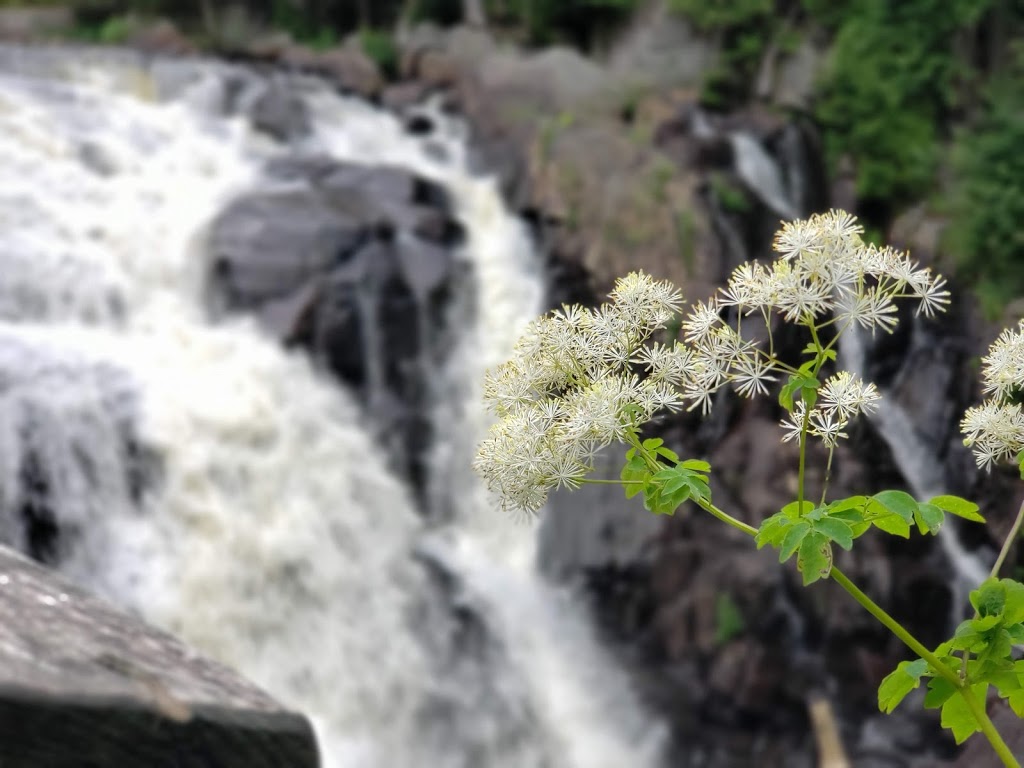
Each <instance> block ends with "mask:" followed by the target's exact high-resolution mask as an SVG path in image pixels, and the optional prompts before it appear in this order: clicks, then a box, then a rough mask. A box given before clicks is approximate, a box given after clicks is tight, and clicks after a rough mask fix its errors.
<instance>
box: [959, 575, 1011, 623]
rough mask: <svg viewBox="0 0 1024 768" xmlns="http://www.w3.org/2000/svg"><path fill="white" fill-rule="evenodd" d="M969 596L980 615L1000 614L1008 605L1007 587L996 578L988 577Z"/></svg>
mask: <svg viewBox="0 0 1024 768" xmlns="http://www.w3.org/2000/svg"><path fill="white" fill-rule="evenodd" d="M969 597H970V600H971V605H973V606H974V610H976V611H977V612H978V615H979V616H991V615H999V614H1002V612H1003V609H1004V608H1005V607H1006V588H1005V587H1004V586H1003V585H1002V584H1000V583H999V581H997V580H996V579H986V580H985V581H983V582H982V583H981V586H979V587H978V588H977V589H975V590H973V591H972V592H971V594H970V595H969ZM961 626H963V625H961Z"/></svg>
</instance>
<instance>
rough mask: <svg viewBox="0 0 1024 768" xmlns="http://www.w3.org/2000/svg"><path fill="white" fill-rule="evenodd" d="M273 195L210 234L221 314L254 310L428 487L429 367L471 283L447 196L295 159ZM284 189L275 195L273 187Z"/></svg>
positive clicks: (255, 199)
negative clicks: (325, 373) (388, 440)
mask: <svg viewBox="0 0 1024 768" xmlns="http://www.w3.org/2000/svg"><path fill="white" fill-rule="evenodd" d="M268 176H269V177H270V179H271V182H270V186H269V188H268V189H267V190H266V191H261V192H254V193H251V194H248V195H244V196H242V197H240V198H238V199H237V200H235V201H234V202H233V203H231V204H230V205H229V206H228V207H227V208H226V209H225V210H224V211H223V212H222V213H221V214H220V215H219V216H218V217H216V219H215V220H214V222H213V223H212V225H211V228H210V231H209V237H208V242H207V250H208V257H209V278H210V279H209V289H210V294H211V303H212V305H213V306H214V308H215V311H220V312H224V311H228V312H238V311H243V312H250V313H253V314H255V315H256V317H257V318H259V320H260V321H261V323H262V324H263V325H264V326H265V327H266V328H267V329H268V330H269V331H270V332H271V333H273V334H274V335H276V336H277V337H278V338H279V339H280V340H281V341H282V342H283V343H285V344H289V345H299V346H302V347H305V348H306V349H308V350H309V351H310V352H311V353H312V354H313V355H314V356H315V357H316V358H317V359H319V360H320V361H322V362H323V364H324V365H326V367H327V368H328V369H329V370H331V371H332V372H333V373H334V374H336V375H337V376H338V377H339V378H340V379H342V380H343V381H345V382H346V383H348V384H350V385H351V386H353V387H354V388H355V389H356V390H357V391H358V392H361V393H362V394H363V397H364V399H365V401H366V404H367V405H368V407H369V409H370V411H371V414H372V416H373V417H374V418H375V419H376V420H377V421H378V424H379V425H380V428H381V432H382V434H386V435H390V436H392V437H393V438H394V439H395V442H394V445H393V446H392V447H393V448H394V449H395V451H396V452H397V454H398V458H399V462H400V464H404V465H405V467H406V468H407V469H408V470H409V472H410V473H411V474H412V476H413V479H414V480H416V481H419V480H421V479H422V471H423V466H422V460H423V459H424V456H423V452H424V451H425V448H426V445H427V441H428V440H429V429H428V426H427V424H426V416H425V415H424V414H425V412H426V411H425V408H424V407H423V406H424V405H425V397H426V395H427V390H428V383H427V379H426V376H427V373H428V371H429V370H430V367H429V365H428V362H430V361H434V362H436V361H437V359H438V357H439V355H440V354H441V351H442V348H443V347H444V346H445V344H444V341H445V339H444V333H445V330H444V329H445V323H444V319H445V311H444V310H445V307H446V305H447V300H448V299H449V298H450V297H451V296H452V292H453V289H454V285H455V281H456V280H457V279H458V277H459V275H460V274H461V270H460V267H459V264H458V262H457V261H456V259H455V255H454V253H455V251H454V249H455V247H456V246H457V245H458V244H459V243H460V242H461V239H462V228H461V226H460V225H459V223H458V222H457V221H456V220H455V219H454V217H453V215H452V211H451V209H450V205H449V202H448V199H447V195H446V193H445V191H444V190H443V189H442V188H441V187H439V186H437V185H435V184H433V183H432V182H429V181H427V180H425V179H423V178H420V177H417V176H415V175H414V174H412V173H409V172H408V171H404V170H400V169H397V168H388V167H367V166H357V165H351V164H345V163H339V162H336V161H333V160H330V159H326V158H311V159H310V158H307V159H286V160H281V161H278V162H275V163H273V164H271V166H270V167H269V168H268ZM275 181H277V182H281V186H280V187H277V188H275V187H274V182H275Z"/></svg>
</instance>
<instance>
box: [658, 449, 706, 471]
mask: <svg viewBox="0 0 1024 768" xmlns="http://www.w3.org/2000/svg"><path fill="white" fill-rule="evenodd" d="M654 455H655V456H664V457H665V458H666V459H668V460H669V461H671V462H677V461H679V454H678V453H676V452H675V451H673V450H669V449H668V448H659V449H658V450H656V451H655V452H654ZM708 469H710V467H708Z"/></svg>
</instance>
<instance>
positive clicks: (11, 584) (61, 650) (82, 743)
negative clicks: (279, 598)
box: [0, 546, 319, 768]
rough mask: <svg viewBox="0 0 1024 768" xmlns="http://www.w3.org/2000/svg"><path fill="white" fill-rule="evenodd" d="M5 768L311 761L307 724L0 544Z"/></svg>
mask: <svg viewBox="0 0 1024 768" xmlns="http://www.w3.org/2000/svg"><path fill="white" fill-rule="evenodd" d="M0 765H3V766H4V767H5V768H40V766H46V767H47V768H80V767H81V766H96V767H97V768H99V767H102V768H120V767H121V766H124V768H136V766H140V765H146V766H153V768H172V766H173V767H174V768H261V767H262V768H272V767H274V766H288V768H316V766H318V765H319V758H318V754H317V746H316V740H315V738H314V735H313V731H312V728H311V727H310V724H309V721H308V720H307V719H306V718H305V717H304V716H302V715H300V714H297V713H295V712H290V711H288V710H286V709H285V708H284V707H282V706H281V705H280V704H278V703H277V702H276V701H274V700H273V699H271V698H270V697H269V696H268V695H267V694H265V693H264V692H263V691H261V690H259V689H258V688H256V687H255V686H254V685H252V684H251V683H249V682H248V681H246V680H244V679H242V678H241V677H240V676H239V675H238V674H236V673H235V672H233V671H232V670H230V669H228V668H226V667H224V666H221V665H220V664H217V663H215V662H213V661H210V660H208V659H205V658H203V657H202V656H200V655H198V654H197V653H196V652H195V651H193V650H192V649H190V648H188V647H186V646H185V645H183V644H182V643H181V642H179V641H178V640H176V639H175V638H174V637H172V636H170V635H168V634H166V633H164V632H160V631H158V630H155V629H153V628H151V627H148V626H146V625H145V624H143V623H142V622H141V621H140V620H139V619H137V618H135V617H132V616H129V615H127V614H125V613H122V612H121V611H118V610H116V609H114V608H113V607H111V606H110V605H108V604H107V603H105V602H103V601H102V600H99V599H97V598H95V597H92V596H90V595H89V594H87V593H86V592H84V591H82V590H80V589H78V588H76V587H74V586H72V585H71V584H70V583H68V582H65V581H63V580H62V579H60V578H58V577H57V576H56V575H54V574H53V573H52V572H50V571H48V570H46V569H45V568H43V567H42V566H39V565H37V564H35V563H33V562H31V561H30V560H27V559H25V558H24V557H22V556H21V555H19V554H17V553H16V552H14V551H12V550H10V549H7V548H6V547H2V546H0Z"/></svg>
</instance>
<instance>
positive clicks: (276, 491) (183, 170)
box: [0, 47, 664, 768]
mask: <svg viewBox="0 0 1024 768" xmlns="http://www.w3.org/2000/svg"><path fill="white" fill-rule="evenodd" d="M239 83H241V85H239ZM259 85H260V80H259V78H258V77H257V76H256V75H253V74H252V73H248V72H245V71H244V70H241V69H237V68H233V67H229V66H227V65H223V64H218V63H215V62H203V61H191V62H190V61H170V60H160V59H157V60H153V61H148V62H147V61H144V60H143V59H142V58H141V57H136V56H133V55H130V54H127V53H116V52H115V53H99V52H89V51H85V50H82V51H77V50H76V51H69V50H59V49H54V50H46V49H40V50H29V49H18V48H13V47H6V48H0V177H2V183H0V274H2V276H3V277H2V280H0V504H2V508H0V536H3V537H4V539H5V540H6V541H8V542H10V543H13V544H15V545H17V546H19V547H20V548H22V549H25V550H27V551H32V550H35V551H34V552H33V553H34V554H36V555H37V556H40V557H43V558H44V559H48V560H49V562H51V563H53V564H55V565H56V567H58V568H60V569H61V570H62V571H64V572H65V573H67V574H68V575H69V576H71V577H72V578H74V579H75V580H76V581H78V582H79V583H81V584H84V585H85V586H87V587H89V588H91V589H93V590H95V591H97V592H100V593H102V594H104V595H106V596H108V597H110V598H111V599H113V600H114V601H116V602H117V603H119V604H121V605H123V606H125V607H127V608H129V609H131V610H134V611H138V612H139V613H141V614H142V615H143V616H144V617H145V618H146V619H148V620H149V621H151V622H153V623H155V624H157V625H159V626H162V627H164V628H167V629H169V630H171V631H173V632H175V633H177V634H179V635H180V636H182V637H183V638H184V639H185V640H186V641H187V642H189V643H191V644H192V645H193V646H195V647H196V648H198V649H200V650H201V651H203V652H205V653H207V654H209V655H212V656H213V657H215V658H218V659H220V660H222V661H224V662H226V663H228V664H231V665H232V666H235V667H236V668H238V669H239V670H241V671H242V673H243V674H245V675H246V676H247V677H249V678H251V679H252V680H254V681H255V682H257V683H258V684H260V685H262V686H264V687H265V688H266V689H267V690H269V691H270V692H271V693H272V694H274V695H276V696H277V697H278V698H279V699H280V700H282V701H283V702H284V703H286V704H288V705H290V706H292V707H295V708H297V709H299V710H301V711H303V712H305V713H306V714H308V715H309V716H310V717H311V719H312V720H313V722H314V725H315V727H316V730H317V734H318V739H319V741H320V745H321V750H322V752H323V759H324V764H325V765H326V766H328V767H329V768H366V767H370V768H377V767H380V768H392V767H394V768H397V767H399V766H411V765H429V766H432V767H433V766H437V767H438V768H476V767H477V766H487V767H492V766H493V767H494V768H547V767H550V768H556V767H557V768H563V767H565V768H618V767H619V766H622V765H631V766H639V767H641V768H642V767H644V766H657V765H659V764H660V755H661V752H662V748H663V742H664V727H663V726H662V725H661V724H660V723H658V722H657V721H656V720H654V719H653V718H651V717H650V716H648V715H646V714H645V713H644V712H643V711H642V708H641V707H640V706H639V704H638V702H637V701H636V700H635V698H634V696H633V694H632V692H631V690H630V687H629V682H628V680H627V677H626V675H625V673H624V671H622V670H621V669H619V668H618V667H617V666H616V664H615V662H614V660H613V659H612V658H611V657H610V656H609V654H608V653H607V652H606V651H605V650H604V649H602V648H601V646H600V645H599V643H598V642H597V641H596V639H595V638H594V636H593V634H592V631H591V629H590V627H589V625H588V623H587V620H586V617H585V616H584V615H583V614H582V613H581V611H580V609H579V608H578V606H576V605H575V604H574V603H573V601H572V599H571V596H570V595H567V594H564V593H562V592H560V591H558V590H556V589H555V588H553V587H551V586H549V585H547V584H546V583H545V582H543V581H542V580H541V579H540V577H539V576H538V575H537V574H536V572H535V569H534V559H535V554H534V529H533V527H532V526H529V525H526V524H524V523H522V522H521V521H520V522H517V521H512V520H508V519H506V518H505V517H503V516H502V515H500V514H499V513H497V512H496V511H493V508H492V507H491V506H490V505H489V503H488V500H487V498H486V495H485V493H484V490H483V489H482V487H481V485H480V484H479V483H478V482H477V481H476V479H475V478H474V477H473V476H472V475H471V473H470V472H469V459H470V456H471V454H472V450H473V446H474V445H475V443H476V441H477V440H478V439H479V438H480V437H481V436H482V433H483V430H484V429H485V427H486V424H487V416H486V414H485V413H484V412H483V410H482V408H481V406H480V405H479V402H480V398H479V394H480V391H479V390H480V382H481V376H482V372H483V370H484V369H485V368H486V367H488V366H489V365H492V364H494V363H496V362H498V361H500V360H501V359H503V357H505V356H506V355H507V354H508V352H509V350H510V347H511V344H512V342H513V340H514V338H515V337H516V335H517V333H518V331H519V329H521V328H522V327H523V326H524V325H525V323H526V322H528V321H529V320H530V319H531V318H532V317H533V316H534V315H535V314H536V313H537V312H538V311H539V310H540V309H541V299H542V293H543V291H542V285H541V279H540V277H539V275H538V273H537V269H536V265H535V263H534V259H533V254H532V250H531V246H530V242H529V240H528V238H527V236H526V234H525V232H524V229H523V227H522V226H521V225H520V222H519V221H518V220H516V219H515V218H514V217H512V216H511V215H510V214H509V213H508V211H507V210H506V208H505V206H504V204H503V202H502V200H501V197H500V194H499V192H498V191H497V188H496V184H495V183H494V181H493V180H491V179H487V178H481V177H478V176H475V175H473V174H472V173H470V172H469V170H468V168H469V163H468V159H467V157H466V144H465V137H464V135H463V129H462V128H461V127H460V125H459V124H458V123H457V122H454V121H452V120H450V119H447V118H445V117H444V116H443V115H441V114H440V113H439V112H435V114H434V117H435V118H436V121H437V124H438V126H439V128H438V130H437V131H435V132H434V134H433V135H432V136H428V137H425V138H424V137H416V136H411V135H409V134H407V133H406V132H405V131H404V130H403V128H402V125H401V123H400V121H398V120H397V119H395V118H394V117H393V116H390V115H388V114H386V113H383V112H381V111H379V110H377V109H375V108H373V107H371V106H369V105H367V104H364V103H362V102H359V101H356V100H352V99H347V98H343V97H341V96H339V95H337V94H336V93H334V92H333V91H332V90H331V89H330V88H328V87H327V86H325V85H323V84H320V83H319V82H317V81H315V80H312V79H302V78H296V79H295V80H294V82H291V81H290V82H289V83H288V86H289V88H290V89H291V92H294V93H296V94H298V97H299V98H300V99H301V103H302V105H303V106H304V108H305V109H306V110H307V111H308V114H309V123H310V126H311V129H310V130H309V131H308V132H307V133H306V134H305V135H303V136H302V137H299V138H294V139H292V140H290V141H289V142H288V143H287V144H282V143H279V142H277V141H275V140H272V139H271V138H269V137H267V136H265V135H263V134H260V133H259V132H257V131H255V130H254V129H253V126H252V124H251V122H250V121H249V120H248V119H247V117H246V116H245V115H244V114H238V113H235V112H232V111H230V110H226V109H225V107H224V105H225V103H227V102H228V101H230V91H231V90H232V89H237V88H238V87H241V88H242V89H243V90H244V89H245V88H249V87H259ZM241 101H244V99H243V100H241ZM293 154H294V155H311V156H312V155H317V156H322V155H324V154H326V155H328V156H330V157H332V158H336V159H339V160H345V161H348V162H354V163H360V164H368V165H373V164H386V165H390V166H400V167H402V168H407V169H411V170H413V171H415V172H416V173H417V174H419V175H421V176H423V177H425V178H428V179H431V180H433V181H435V182H437V183H439V184H441V185H443V186H444V188H446V189H447V190H448V192H449V194H450V195H451V196H452V199H453V201H454V206H455V210H456V212H457V215H458V216H459V218H460V220H461V221H462V223H463V224H464V226H465V228H466V232H467V240H466V243H465V246H464V247H463V248H462V250H461V252H460V256H459V257H460V258H461V259H462V260H463V261H464V262H465V264H466V266H467V268H468V269H469V270H470V271H471V274H472V280H471V282H472V288H473V291H474V297H473V301H472V302H471V304H472V307H473V311H472V312H471V313H469V314H468V315H467V316H466V323H467V327H466V328H465V330H464V331H463V332H461V333H460V334H459V335H458V338H457V341H456V342H455V344H454V349H452V350H451V352H450V354H449V355H448V356H447V361H446V363H445V365H444V366H443V368H442V369H441V370H438V371H436V372H435V373H434V375H433V381H434V386H433V392H432V398H431V402H432V403H433V405H432V413H431V414H430V417H431V421H432V423H433V424H434V426H435V432H436V439H435V440H434V444H433V448H432V453H431V455H430V457H429V459H430V460H429V465H430V470H431V477H430V482H429V483H428V485H429V491H430V494H429V495H430V497H431V500H432V501H431V507H432V509H433V510H441V511H442V512H441V513H438V514H431V515H430V516H429V518H424V517H423V516H422V515H420V514H419V513H418V512H417V509H416V504H415V501H414V499H413V494H412V492H411V491H410V489H409V488H408V487H406V485H405V483H404V482H403V480H402V479H401V478H400V477H398V476H397V475H396V474H395V473H394V471H393V470H392V468H391V464H390V463H389V457H388V455H387V454H388V452H387V450H386V448H385V447H384V446H383V439H382V437H381V436H379V435H378V434H377V433H376V432H375V430H374V427H373V425H372V424H370V423H369V422H368V419H367V417H366V416H365V413H366V411H365V409H364V408H363V407H362V406H361V405H360V403H359V401H358V399H357V398H356V397H355V396H354V395H353V394H352V393H349V392H347V391H346V390H345V389H344V387H342V386H340V385H338V384H337V383H336V382H334V381H332V380H330V379H329V378H328V377H327V375H326V374H325V373H324V372H322V371H321V370H320V369H319V368H318V367H317V366H316V365H315V364H314V363H313V362H312V361H311V360H310V359H309V358H308V357H307V356H306V355H304V354H302V353H300V352H297V351H292V352H289V351H285V350H284V349H282V348H281V347H280V346H279V345H278V343H277V342H276V341H274V340H272V339H270V338H268V337H267V336H265V335H264V334H263V333H262V332H261V331H260V329H259V328H258V326H257V324H256V323H255V322H254V321H252V320H249V319H245V318H234V319H227V320H221V321H219V322H217V323H214V322H212V321H211V320H210V319H209V317H208V313H207V311H206V307H205V305H204V295H205V294H204V289H205V287H204V276H205V274H206V272H205V261H204V259H205V253H204V250H203V244H204V237H203V235H204V228H205V227H206V225H208V223H209V222H210V221H211V220H212V219H213V217H214V216H215V215H216V214H217V212H218V211H220V210H223V209H224V207H225V206H226V205H227V204H228V203H229V202H230V201H231V200H232V199H234V198H235V197H236V196H237V195H239V194H241V193H244V192H246V191H250V190H252V189H254V188H257V187H259V186H260V185H264V184H267V183H269V181H268V179H267V177H266V175H265V172H264V168H265V166H266V164H267V163H268V162H270V161H272V160H274V159H276V158H280V157H282V156H286V155H293ZM456 304H458V302H456ZM453 311H455V310H453ZM372 335H373V334H372V333H371V334H369V336H370V337H372Z"/></svg>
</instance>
